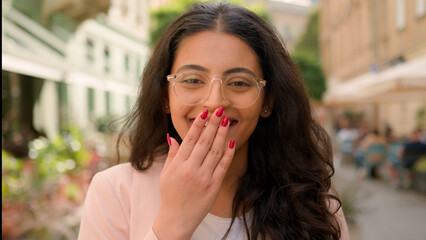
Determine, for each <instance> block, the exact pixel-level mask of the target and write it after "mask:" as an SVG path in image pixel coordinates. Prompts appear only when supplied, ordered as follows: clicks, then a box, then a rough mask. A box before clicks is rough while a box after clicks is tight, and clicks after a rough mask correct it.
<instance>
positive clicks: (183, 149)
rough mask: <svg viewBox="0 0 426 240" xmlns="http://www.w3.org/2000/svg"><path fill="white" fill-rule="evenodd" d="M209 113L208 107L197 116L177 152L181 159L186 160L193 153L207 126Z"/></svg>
mask: <svg viewBox="0 0 426 240" xmlns="http://www.w3.org/2000/svg"><path fill="white" fill-rule="evenodd" d="M208 113H209V110H207V109H206V110H204V111H203V112H202V113H200V114H199V115H198V116H197V117H196V118H195V120H194V122H193V123H192V126H191V128H190V129H189V131H188V133H187V134H186V136H185V138H184V139H183V141H182V144H181V145H180V151H179V152H178V153H177V155H178V157H179V159H182V160H186V159H188V157H189V155H191V152H192V150H193V149H194V146H195V144H196V143H197V141H198V138H199V137H200V134H201V131H202V130H203V128H204V127H205V124H206V121H207V117H208Z"/></svg>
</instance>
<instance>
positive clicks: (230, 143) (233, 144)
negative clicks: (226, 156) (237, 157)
mask: <svg viewBox="0 0 426 240" xmlns="http://www.w3.org/2000/svg"><path fill="white" fill-rule="evenodd" d="M234 146H235V141H234V139H232V140H231V141H230V142H229V148H230V149H233V148H234Z"/></svg>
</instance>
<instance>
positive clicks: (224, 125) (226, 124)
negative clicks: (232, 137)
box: [222, 116, 229, 127]
mask: <svg viewBox="0 0 426 240" xmlns="http://www.w3.org/2000/svg"><path fill="white" fill-rule="evenodd" d="M228 121H229V118H228V116H225V117H224V118H223V119H222V127H226V126H228Z"/></svg>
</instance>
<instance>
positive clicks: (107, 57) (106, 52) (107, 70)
mask: <svg viewBox="0 0 426 240" xmlns="http://www.w3.org/2000/svg"><path fill="white" fill-rule="evenodd" d="M104 56H105V67H104V69H105V72H107V73H108V72H109V70H110V69H109V48H108V46H105V48H104Z"/></svg>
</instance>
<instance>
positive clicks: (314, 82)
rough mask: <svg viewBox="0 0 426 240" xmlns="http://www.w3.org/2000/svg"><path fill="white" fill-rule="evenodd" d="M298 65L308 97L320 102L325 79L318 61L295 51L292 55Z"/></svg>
mask: <svg viewBox="0 0 426 240" xmlns="http://www.w3.org/2000/svg"><path fill="white" fill-rule="evenodd" d="M292 57H293V60H294V61H295V62H296V64H297V65H298V67H299V69H300V71H301V73H302V77H303V79H304V80H305V87H306V89H307V91H308V94H309V96H310V97H311V98H312V99H314V100H318V101H320V100H321V98H322V95H323V93H324V92H325V90H326V83H325V81H326V79H325V76H324V73H323V71H322V67H321V63H320V62H319V60H318V59H317V58H315V57H313V56H312V54H311V53H308V52H306V51H296V52H294V53H293V55H292Z"/></svg>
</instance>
